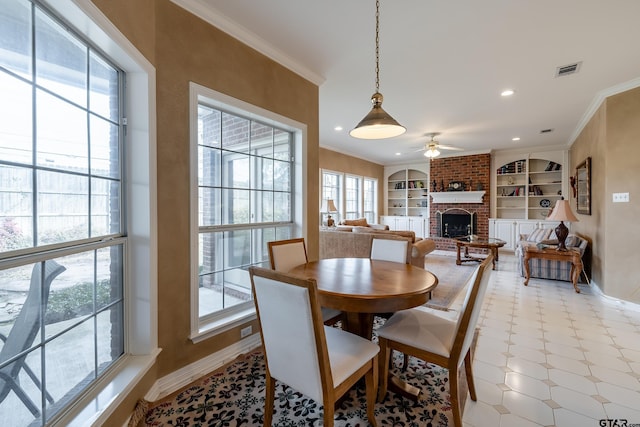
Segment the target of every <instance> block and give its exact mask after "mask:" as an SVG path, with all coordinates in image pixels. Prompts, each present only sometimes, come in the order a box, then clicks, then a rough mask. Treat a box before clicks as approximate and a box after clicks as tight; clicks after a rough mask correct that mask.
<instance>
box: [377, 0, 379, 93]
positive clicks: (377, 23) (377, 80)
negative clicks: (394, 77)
mask: <svg viewBox="0 0 640 427" xmlns="http://www.w3.org/2000/svg"><path fill="white" fill-rule="evenodd" d="M376 92H377V93H379V92H380V0H376Z"/></svg>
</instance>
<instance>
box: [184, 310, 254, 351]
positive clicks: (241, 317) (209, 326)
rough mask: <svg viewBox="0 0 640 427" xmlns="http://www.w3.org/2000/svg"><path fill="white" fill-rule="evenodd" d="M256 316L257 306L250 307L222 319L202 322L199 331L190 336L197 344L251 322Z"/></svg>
mask: <svg viewBox="0 0 640 427" xmlns="http://www.w3.org/2000/svg"><path fill="white" fill-rule="evenodd" d="M256 318H257V316H256V310H255V308H253V307H252V308H248V309H246V310H242V311H239V312H237V313H235V314H233V315H229V316H225V317H224V318H221V319H216V320H212V321H209V322H206V323H201V324H200V327H199V329H198V332H196V333H192V334H191V336H189V339H190V340H191V341H192V342H193V343H194V344H197V343H199V342H201V341H204V340H206V339H209V338H211V337H214V336H216V335H218V334H221V333H223V332H226V331H228V330H231V329H233V328H236V327H238V326H240V325H243V324H245V323H247V322H250V321H252V320H254V319H256Z"/></svg>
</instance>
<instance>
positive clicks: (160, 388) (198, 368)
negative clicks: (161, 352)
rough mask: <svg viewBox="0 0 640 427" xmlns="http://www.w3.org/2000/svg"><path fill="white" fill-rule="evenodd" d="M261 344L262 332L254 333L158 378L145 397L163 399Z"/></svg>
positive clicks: (147, 398) (153, 399)
mask: <svg viewBox="0 0 640 427" xmlns="http://www.w3.org/2000/svg"><path fill="white" fill-rule="evenodd" d="M260 345H261V340H260V334H253V335H251V336H249V337H247V338H245V339H243V340H241V341H238V342H237V343H235V344H232V345H230V346H229V347H225V348H224V349H222V350H220V351H218V352H216V353H213V354H211V355H209V356H207V357H205V358H202V359H200V360H198V361H197V362H194V363H192V364H190V365H187V366H185V367H183V368H180V369H178V370H177V371H174V372H172V373H170V374H169V375H165V376H164V377H162V378H160V379H158V380H157V381H156V382H155V383H154V384H153V386H152V387H151V388H150V389H149V391H148V392H147V394H146V395H145V397H144V398H145V400H147V401H149V402H154V401H156V400H158V399H162V398H163V397H165V396H168V395H170V394H171V393H174V392H176V391H178V390H180V389H181V388H183V387H185V386H187V385H189V384H190V383H192V382H193V381H195V380H197V379H198V378H201V377H203V376H204V375H206V374H208V373H209V372H212V371H214V370H216V369H218V368H219V367H221V366H223V365H225V364H226V363H229V362H231V361H232V360H234V359H235V358H236V357H238V356H240V355H241V354H244V353H248V352H250V351H251V350H253V349H255V348H257V347H259V346H260Z"/></svg>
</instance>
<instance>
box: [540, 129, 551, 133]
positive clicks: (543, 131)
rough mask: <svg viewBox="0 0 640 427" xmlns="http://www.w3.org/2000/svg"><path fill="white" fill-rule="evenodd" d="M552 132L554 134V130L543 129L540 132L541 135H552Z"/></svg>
mask: <svg viewBox="0 0 640 427" xmlns="http://www.w3.org/2000/svg"><path fill="white" fill-rule="evenodd" d="M551 132H553V129H542V130H541V131H540V133H551Z"/></svg>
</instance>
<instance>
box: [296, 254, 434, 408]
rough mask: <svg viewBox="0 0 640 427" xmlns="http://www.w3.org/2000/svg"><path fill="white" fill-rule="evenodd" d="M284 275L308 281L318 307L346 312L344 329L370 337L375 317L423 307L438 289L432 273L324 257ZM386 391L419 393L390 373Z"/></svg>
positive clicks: (410, 395) (393, 264)
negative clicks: (313, 283) (315, 292)
mask: <svg viewBox="0 0 640 427" xmlns="http://www.w3.org/2000/svg"><path fill="white" fill-rule="evenodd" d="M289 274H291V275H294V276H298V277H303V278H305V279H306V278H313V279H315V280H316V283H317V285H318V294H319V295H318V296H319V299H320V305H321V306H323V307H329V308H334V309H337V310H341V311H343V312H344V313H345V317H346V319H345V321H344V322H343V323H344V324H343V325H342V328H343V329H344V330H347V331H349V332H352V333H355V334H358V335H360V336H361V337H364V338H367V339H371V337H372V335H373V320H374V316H375V314H381V313H393V312H395V311H398V310H405V309H407V308H411V307H416V306H418V305H422V304H424V303H426V302H427V301H428V300H429V293H430V292H431V291H432V290H433V289H434V288H435V287H436V286H437V284H438V278H437V277H436V276H435V275H434V274H433V273H431V272H429V271H427V270H424V269H422V268H420V267H414V266H413V265H411V264H401V263H397V262H390V261H379V260H372V259H369V258H327V259H321V260H318V261H312V262H308V263H306V264H302V265H299V266H297V267H294V268H293V269H292V270H290V271H289ZM389 390H390V391H393V392H395V393H399V394H402V395H403V396H405V397H407V398H410V399H412V400H414V401H415V400H417V399H418V395H419V394H420V389H419V388H417V387H414V386H412V385H410V384H408V383H406V382H404V381H402V380H401V379H400V378H398V377H395V376H393V375H390V378H389Z"/></svg>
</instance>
